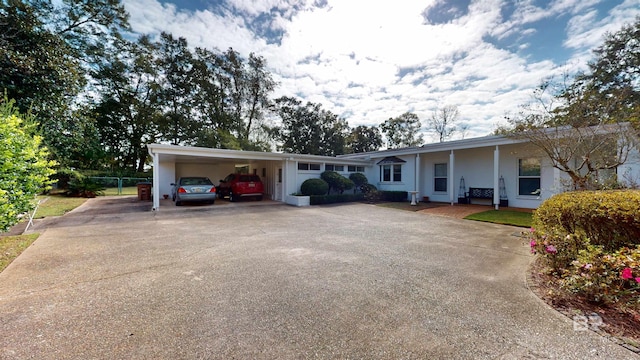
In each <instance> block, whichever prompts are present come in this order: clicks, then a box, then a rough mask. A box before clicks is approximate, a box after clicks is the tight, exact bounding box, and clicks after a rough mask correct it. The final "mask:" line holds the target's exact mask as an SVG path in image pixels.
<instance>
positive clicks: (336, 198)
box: [309, 194, 364, 205]
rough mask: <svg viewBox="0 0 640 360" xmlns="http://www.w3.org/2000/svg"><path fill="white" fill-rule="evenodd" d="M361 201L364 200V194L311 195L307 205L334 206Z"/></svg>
mask: <svg viewBox="0 0 640 360" xmlns="http://www.w3.org/2000/svg"><path fill="white" fill-rule="evenodd" d="M362 200H364V194H333V195H312V196H310V197H309V203H310V204H311V205H322V204H335V203H344V202H354V201H362Z"/></svg>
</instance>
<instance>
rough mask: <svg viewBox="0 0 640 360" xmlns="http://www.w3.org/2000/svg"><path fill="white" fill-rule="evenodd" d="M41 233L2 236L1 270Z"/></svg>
mask: <svg viewBox="0 0 640 360" xmlns="http://www.w3.org/2000/svg"><path fill="white" fill-rule="evenodd" d="M39 235H40V234H35V233H34V234H29V235H17V236H0V272H2V270H4V269H5V268H6V267H7V266H9V264H11V262H12V261H13V260H14V259H15V258H17V257H18V255H20V254H21V253H22V252H23V251H24V250H25V249H26V248H28V247H29V245H31V243H33V242H34V241H35V240H36V239H37V238H38V236H39Z"/></svg>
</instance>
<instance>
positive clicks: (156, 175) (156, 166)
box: [149, 151, 160, 211]
mask: <svg viewBox="0 0 640 360" xmlns="http://www.w3.org/2000/svg"><path fill="white" fill-rule="evenodd" d="M149 154H150V155H151V158H153V182H152V183H151V184H152V186H153V187H152V189H153V208H152V210H153V211H158V210H160V161H159V158H160V156H158V154H154V153H152V152H151V151H149Z"/></svg>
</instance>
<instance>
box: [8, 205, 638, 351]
mask: <svg viewBox="0 0 640 360" xmlns="http://www.w3.org/2000/svg"><path fill="white" fill-rule="evenodd" d="M112 199H113V198H111V199H101V198H99V199H94V200H91V201H90V202H88V203H87V204H86V205H83V206H82V207H80V208H78V209H77V210H76V211H74V212H72V213H70V214H67V215H65V216H64V217H62V218H60V219H58V220H56V221H54V222H51V223H49V224H48V225H47V229H46V231H44V233H43V234H42V235H41V236H40V238H39V239H38V240H37V241H36V242H35V243H34V244H33V245H32V246H31V247H30V248H29V249H27V251H25V252H24V253H23V254H22V255H21V256H20V257H19V258H18V259H16V260H15V261H14V263H13V264H11V265H10V266H9V267H8V268H7V269H6V270H5V271H4V272H2V273H0V358H2V359H31V358H33V359H305V358H318V359H335V358H337V359H445V358H446V359H453V358H456V359H465V358H467V359H478V358H480V359H482V358H487V359H489V358H490V359H495V358H499V359H523V358H527V359H547V358H558V359H593V358H601V359H637V358H640V357H638V356H637V355H635V354H633V353H631V352H630V351H628V350H626V349H624V348H622V347H620V346H618V345H616V344H614V343H612V342H611V341H609V340H607V339H606V338H604V337H601V336H599V335H597V334H595V333H592V332H590V331H574V328H573V324H572V322H571V320H570V319H568V318H566V317H564V316H562V315H560V314H559V313H557V312H555V311H554V310H553V309H551V308H549V307H548V306H546V305H545V304H544V303H542V302H541V301H540V300H539V299H538V298H537V297H535V296H534V295H533V294H532V293H531V292H530V290H529V289H527V287H526V282H525V273H526V271H525V270H526V268H527V266H528V263H529V261H530V259H531V258H530V254H529V253H528V247H527V246H526V244H524V243H523V241H522V239H520V238H518V237H516V236H513V234H514V233H517V232H518V231H519V229H517V228H512V227H506V226H499V225H493V224H485V223H479V222H472V221H466V220H459V219H450V218H444V217H439V216H430V215H425V214H417V213H412V212H405V211H400V210H393V209H386V208H381V207H377V206H373V205H365V204H349V205H340V206H322V207H309V208H294V207H290V206H286V205H273V204H271V205H270V206H264V205H262V204H259V203H255V204H246V206H238V207H232V206H218V205H215V206H210V207H204V206H202V207H200V206H195V207H185V208H181V209H180V211H178V210H169V208H168V207H164V208H163V207H161V211H159V212H156V213H154V212H150V211H144V209H143V208H140V209H138V208H135V206H134V205H135V203H134V202H132V201H131V200H130V199H129V200H127V198H122V199H123V200H121V202H122V203H119V202H118V201H113V200H112ZM107 201H111V203H108V204H107V203H106V202H107ZM101 202H102V203H101ZM118 206H122V209H121V210H117V209H118ZM134 208H135V209H134ZM126 209H129V210H126ZM132 209H134V210H132ZM165 209H166V211H165Z"/></svg>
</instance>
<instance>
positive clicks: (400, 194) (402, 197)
mask: <svg viewBox="0 0 640 360" xmlns="http://www.w3.org/2000/svg"><path fill="white" fill-rule="evenodd" d="M379 193H380V200H382V201H392V202H402V201H407V199H408V198H409V193H408V192H406V191H386V190H385V191H379Z"/></svg>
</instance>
